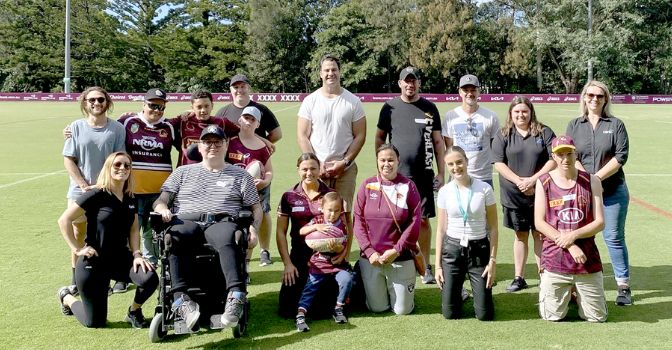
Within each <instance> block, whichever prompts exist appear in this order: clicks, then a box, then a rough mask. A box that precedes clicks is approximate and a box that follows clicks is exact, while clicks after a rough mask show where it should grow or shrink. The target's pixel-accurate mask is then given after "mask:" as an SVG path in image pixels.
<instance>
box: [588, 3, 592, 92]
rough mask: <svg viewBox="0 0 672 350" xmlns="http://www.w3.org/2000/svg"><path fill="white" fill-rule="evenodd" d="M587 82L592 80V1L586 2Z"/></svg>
mask: <svg viewBox="0 0 672 350" xmlns="http://www.w3.org/2000/svg"><path fill="white" fill-rule="evenodd" d="M588 45H589V49H588V81H591V80H593V0H588Z"/></svg>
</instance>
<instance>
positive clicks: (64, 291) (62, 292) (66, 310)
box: [56, 286, 72, 316]
mask: <svg viewBox="0 0 672 350" xmlns="http://www.w3.org/2000/svg"><path fill="white" fill-rule="evenodd" d="M70 287H71V286H65V287H61V288H59V289H58V292H56V297H57V298H58V302H59V303H60V305H61V312H62V313H63V315H65V316H71V315H72V310H71V309H70V307H69V306H67V305H65V304H63V299H65V296H66V295H72V290H71V289H70Z"/></svg>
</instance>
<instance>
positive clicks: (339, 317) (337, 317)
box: [334, 307, 348, 324]
mask: <svg viewBox="0 0 672 350" xmlns="http://www.w3.org/2000/svg"><path fill="white" fill-rule="evenodd" d="M334 321H336V323H338V324H343V323H348V318H347V317H345V314H343V307H336V308H334Z"/></svg>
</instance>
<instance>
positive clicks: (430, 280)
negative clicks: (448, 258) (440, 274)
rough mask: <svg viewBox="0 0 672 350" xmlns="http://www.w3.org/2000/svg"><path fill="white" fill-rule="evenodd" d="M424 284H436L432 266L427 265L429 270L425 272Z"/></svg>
mask: <svg viewBox="0 0 672 350" xmlns="http://www.w3.org/2000/svg"><path fill="white" fill-rule="evenodd" d="M422 283H423V284H436V279H435V278H434V274H433V273H432V265H427V269H426V270H425V275H424V276H422Z"/></svg>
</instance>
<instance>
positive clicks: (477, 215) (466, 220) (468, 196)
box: [435, 146, 498, 321]
mask: <svg viewBox="0 0 672 350" xmlns="http://www.w3.org/2000/svg"><path fill="white" fill-rule="evenodd" d="M444 161H445V162H446V170H447V171H448V173H449V174H450V177H451V178H452V180H451V181H450V182H449V183H447V184H445V185H444V186H443V187H442V188H441V190H439V196H438V199H437V206H438V207H439V209H440V210H439V211H438V214H439V215H438V224H437V229H436V242H435V243H436V273H435V274H436V276H435V278H436V281H437V282H438V284H439V287H440V288H441V290H442V293H441V295H442V309H443V316H444V317H445V318H448V319H456V318H461V317H462V303H463V302H462V296H461V292H462V285H463V284H464V276H465V275H468V276H469V281H470V282H471V289H472V292H473V294H474V311H475V312H476V318H478V319H479V320H481V321H487V320H492V319H493V317H494V314H495V307H494V303H493V301H492V285H493V283H494V282H495V260H496V259H495V258H496V256H497V236H498V234H497V207H496V205H495V196H494V194H493V192H492V187H490V185H488V184H487V183H485V182H483V181H480V180H478V179H475V178H473V177H471V176H469V174H468V173H467V163H468V160H467V156H466V154H465V152H464V150H463V149H462V148H460V147H457V146H453V147H448V149H447V150H446V154H445V156H444Z"/></svg>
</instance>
